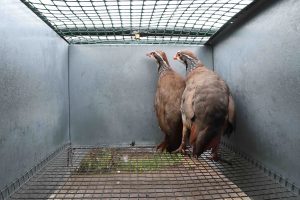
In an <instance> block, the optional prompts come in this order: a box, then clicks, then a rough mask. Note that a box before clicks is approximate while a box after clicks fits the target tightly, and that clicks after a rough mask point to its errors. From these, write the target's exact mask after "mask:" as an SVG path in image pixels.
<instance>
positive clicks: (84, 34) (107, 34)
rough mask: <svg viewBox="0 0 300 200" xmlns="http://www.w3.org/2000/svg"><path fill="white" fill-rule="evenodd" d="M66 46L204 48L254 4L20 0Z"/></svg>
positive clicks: (232, 0) (242, 0)
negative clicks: (229, 23) (190, 45)
mask: <svg viewBox="0 0 300 200" xmlns="http://www.w3.org/2000/svg"><path fill="white" fill-rule="evenodd" d="M21 1H22V2H23V3H25V4H26V5H27V6H28V7H29V8H30V9H31V10H32V11H34V12H35V13H36V14H37V15H38V16H39V17H40V18H41V19H42V20H43V21H45V22H46V23H47V24H48V25H49V26H50V27H52V28H53V29H54V30H55V31H56V32H57V33H58V34H59V35H60V36H62V37H63V38H65V39H66V40H67V41H68V42H69V43H71V44H94V43H101V44H204V43H205V42H207V41H208V39H209V38H210V37H211V36H213V35H214V34H215V33H216V32H217V31H218V30H219V29H220V28H221V27H222V26H223V25H224V24H226V23H228V22H230V20H231V19H232V18H233V17H234V16H235V15H236V14H237V13H239V12H240V11H241V10H243V9H244V8H245V7H246V6H248V5H249V4H252V3H253V2H254V1H255V0H181V1H178V0H21Z"/></svg>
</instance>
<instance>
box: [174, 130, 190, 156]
mask: <svg viewBox="0 0 300 200" xmlns="http://www.w3.org/2000/svg"><path fill="white" fill-rule="evenodd" d="M187 132H188V130H187V127H186V126H183V128H182V140H181V144H180V146H179V148H178V149H176V150H175V151H173V152H172V153H183V154H184V153H185V149H186V141H187V139H188V134H187Z"/></svg>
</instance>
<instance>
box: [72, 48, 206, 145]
mask: <svg viewBox="0 0 300 200" xmlns="http://www.w3.org/2000/svg"><path fill="white" fill-rule="evenodd" d="M157 49H161V50H163V51H165V52H166V54H167V56H168V58H169V62H170V64H171V66H173V67H174V69H175V70H176V71H177V72H180V73H181V74H182V75H183V76H184V75H185V67H184V66H183V65H182V64H181V63H179V62H176V61H174V60H173V56H174V55H175V53H176V52H177V51H178V50H181V49H190V50H192V51H194V52H196V53H197V54H198V55H199V57H201V58H203V61H204V63H205V64H206V65H207V66H212V53H211V48H210V47H204V46H200V47H199V46H166V45H111V46H105V45H71V46H70V52H69V53H70V97H71V104H70V105H71V109H70V111H71V116H70V122H71V126H70V127H71V128H70V129H71V140H72V143H73V144H81V145H99V144H108V145H116V144H124V145H128V144H130V143H131V141H135V142H136V144H137V145H148V144H151V145H153V144H157V143H158V142H160V140H161V139H162V138H163V134H162V133H161V132H160V129H159V128H158V123H157V119H156V116H155V112H154V95H155V89H156V82H157V78H158V75H157V65H156V62H155V61H154V60H151V59H149V58H148V57H147V56H146V53H149V52H150V51H153V50H157Z"/></svg>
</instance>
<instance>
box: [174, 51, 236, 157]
mask: <svg viewBox="0 0 300 200" xmlns="http://www.w3.org/2000/svg"><path fill="white" fill-rule="evenodd" d="M174 59H176V60H179V61H181V62H182V63H184V64H185V66H186V70H187V76H186V87H185V90H184V92H183V95H182V102H181V111H182V120H183V132H182V136H183V138H182V143H181V145H180V147H179V148H178V150H177V151H183V150H184V149H185V146H186V143H187V139H188V133H190V144H191V145H192V146H193V154H194V155H196V156H200V155H201V154H202V153H203V152H204V151H205V150H207V149H212V154H213V156H212V158H213V159H214V160H217V159H218V148H219V144H220V139H221V135H222V134H228V135H230V133H231V132H232V131H233V129H234V102H233V98H232V96H231V95H230V91H229V88H228V86H227V84H226V83H225V82H224V81H223V80H222V79H221V77H220V76H218V75H217V74H216V73H215V72H213V71H211V70H210V69H207V68H206V67H205V66H204V65H203V64H202V63H201V61H200V60H199V59H198V58H197V57H196V56H195V55H194V54H193V53H192V52H190V51H186V50H185V51H179V52H178V53H177V54H176V56H175V57H174ZM229 110H230V112H229Z"/></svg>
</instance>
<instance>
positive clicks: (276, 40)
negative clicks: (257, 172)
mask: <svg viewBox="0 0 300 200" xmlns="http://www.w3.org/2000/svg"><path fill="white" fill-rule="evenodd" d="M299 10H300V1H297V0H287V1H277V3H275V4H272V5H271V7H269V8H267V9H264V10H262V11H261V12H260V13H259V14H258V15H256V16H255V17H254V18H252V19H251V20H249V21H247V22H246V23H245V24H243V25H242V26H241V27H239V28H237V29H236V30H235V31H233V32H232V33H230V34H229V35H227V36H224V37H223V39H222V40H221V41H220V42H219V43H217V44H216V45H215V46H214V47H213V52H214V67H215V70H216V72H217V73H219V74H220V75H221V76H222V77H223V78H224V79H225V80H226V81H227V83H228V84H229V86H230V88H231V90H232V93H233V95H234V98H235V101H236V107H237V131H236V133H235V134H234V135H233V136H232V138H231V139H230V140H229V142H230V143H231V144H233V145H234V146H235V147H236V148H237V149H239V150H241V151H242V152H245V153H246V154H248V155H250V156H252V157H254V158H255V159H256V160H258V161H260V162H261V163H263V164H264V165H265V166H266V167H268V168H269V169H271V170H274V171H276V172H278V173H280V174H282V175H283V176H284V177H285V178H288V180H289V181H290V182H294V183H296V185H298V186H299V185H300V171H299V169H300V157H299V152H300V145H299V144H300V134H299V133H300V132H299V130H300V123H299V122H300V57H299V55H300V48H299V45H300V23H299V22H300V13H299Z"/></svg>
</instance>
